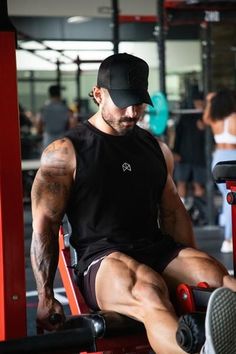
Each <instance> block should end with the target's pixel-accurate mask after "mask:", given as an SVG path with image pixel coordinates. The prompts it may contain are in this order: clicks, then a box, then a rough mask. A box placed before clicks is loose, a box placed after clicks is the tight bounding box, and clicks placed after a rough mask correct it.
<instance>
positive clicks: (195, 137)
mask: <svg viewBox="0 0 236 354" xmlns="http://www.w3.org/2000/svg"><path fill="white" fill-rule="evenodd" d="M203 103H204V101H203V96H202V94H201V92H195V93H194V95H193V106H194V110H189V111H186V113H184V114H182V115H181V116H180V119H179V121H178V122H177V125H176V131H175V143H174V147H173V153H174V159H175V169H174V180H175V182H176V185H177V191H178V194H179V196H180V198H181V200H182V201H183V203H184V205H185V207H186V209H187V210H188V211H189V213H190V214H191V212H193V215H192V221H193V222H194V223H195V224H199V223H200V224H201V223H205V222H206V215H205V210H204V209H205V201H204V199H205V184H206V161H205V126H204V123H203V121H202V115H203ZM189 196H190V197H189ZM194 210H195V213H194ZM195 214H196V215H195Z"/></svg>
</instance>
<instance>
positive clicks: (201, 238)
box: [24, 204, 233, 335]
mask: <svg viewBox="0 0 236 354" xmlns="http://www.w3.org/2000/svg"><path fill="white" fill-rule="evenodd" d="M31 221H32V220H31V212H30V205H29V204H26V205H25V211H24V224H25V260H26V289H27V328H28V335H34V334H35V333H36V332H35V314H36V306H37V295H36V293H35V281H34V277H33V274H32V270H31V265H30V258H29V248H30V241H31V231H32V228H31ZM194 231H195V235H196V240H197V245H198V247H199V249H201V250H204V251H207V252H208V253H209V254H210V255H212V256H214V257H216V258H217V259H218V260H220V261H221V262H222V263H223V264H224V265H225V266H226V267H227V268H228V269H229V270H231V271H232V268H233V266H232V254H222V253H220V251H219V250H220V246H221V243H222V240H223V230H222V229H221V228H220V227H218V226H213V227H209V226H204V227H195V228H194ZM203 280H204V279H203ZM55 288H56V291H57V296H59V300H60V301H62V302H63V303H64V306H65V311H66V313H68V314H69V307H68V305H67V299H66V295H65V292H64V291H63V289H62V283H61V279H60V275H59V274H58V273H57V275H56V279H55Z"/></svg>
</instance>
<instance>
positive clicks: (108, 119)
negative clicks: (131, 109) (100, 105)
mask: <svg viewBox="0 0 236 354" xmlns="http://www.w3.org/2000/svg"><path fill="white" fill-rule="evenodd" d="M101 116H102V119H103V121H104V122H105V123H106V124H108V125H109V127H111V128H112V129H113V130H114V131H115V132H116V134H117V135H126V134H128V133H129V132H131V131H132V130H133V129H134V127H135V126H136V124H137V122H138V120H139V117H136V118H131V117H127V116H121V117H119V118H114V117H113V116H112V115H111V114H110V113H109V114H107V113H106V112H105V110H104V109H103V110H102V112H101Z"/></svg>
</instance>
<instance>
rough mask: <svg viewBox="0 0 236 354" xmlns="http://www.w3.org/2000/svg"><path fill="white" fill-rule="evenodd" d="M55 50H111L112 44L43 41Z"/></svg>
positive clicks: (102, 42)
mask: <svg viewBox="0 0 236 354" xmlns="http://www.w3.org/2000/svg"><path fill="white" fill-rule="evenodd" d="M43 43H44V44H45V45H46V46H48V47H50V48H52V49H55V50H112V49H113V44H112V42H108V41H43Z"/></svg>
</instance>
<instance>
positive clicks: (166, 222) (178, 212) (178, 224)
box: [160, 143, 195, 247]
mask: <svg viewBox="0 0 236 354" xmlns="http://www.w3.org/2000/svg"><path fill="white" fill-rule="evenodd" d="M160 147H161V149H162V152H163V154H164V156H165V160H166V164H167V170H168V175H167V181H166V185H165V188H164V191H163V193H162V199H161V205H160V226H161V229H162V231H163V233H166V234H169V235H170V236H172V237H173V238H174V240H175V241H177V242H182V243H183V244H185V245H187V246H191V247H195V240H194V234H193V228H192V223H191V220H190V217H189V215H188V213H187V211H186V209H185V207H184V205H183V203H182V201H181V199H180V197H179V195H178V193H177V189H176V186H175V183H174V181H173V178H172V171H173V156H172V153H171V151H170V149H169V148H168V147H167V145H166V144H163V143H161V144H160Z"/></svg>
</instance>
